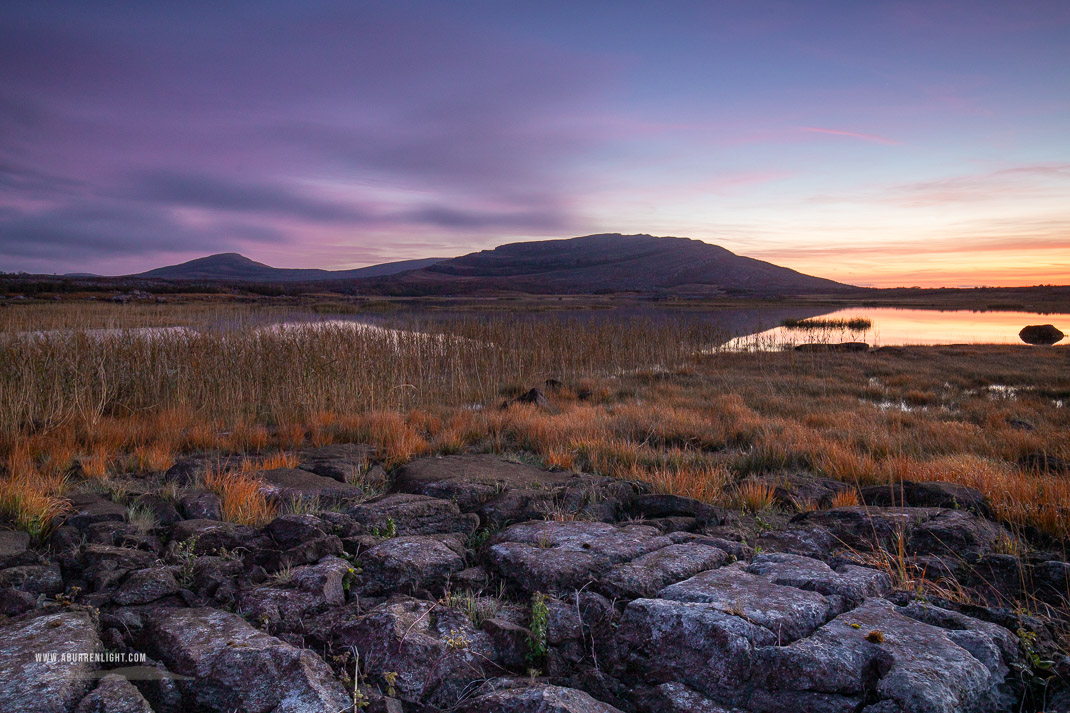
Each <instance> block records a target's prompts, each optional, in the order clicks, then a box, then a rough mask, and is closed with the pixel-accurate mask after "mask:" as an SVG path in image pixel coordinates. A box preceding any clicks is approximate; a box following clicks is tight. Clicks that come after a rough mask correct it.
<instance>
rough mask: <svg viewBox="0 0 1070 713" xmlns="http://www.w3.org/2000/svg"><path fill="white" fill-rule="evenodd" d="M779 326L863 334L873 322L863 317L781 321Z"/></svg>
mask: <svg viewBox="0 0 1070 713" xmlns="http://www.w3.org/2000/svg"><path fill="white" fill-rule="evenodd" d="M780 326H782V327H786V328H787V329H808V330H828V329H842V330H847V331H850V332H864V331H866V330H867V329H870V328H872V327H873V322H872V321H871V320H868V319H866V318H865V317H855V318H853V319H820V318H810V319H785V320H783V321H781V323H780Z"/></svg>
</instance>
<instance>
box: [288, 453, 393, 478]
mask: <svg viewBox="0 0 1070 713" xmlns="http://www.w3.org/2000/svg"><path fill="white" fill-rule="evenodd" d="M374 455H375V449H374V448H372V447H371V446H368V445H364V444H360V443H335V444H332V445H329V446H321V447H319V448H304V449H302V450H301V451H299V452H298V457H299V458H300V459H301V462H300V468H301V469H302V470H307V471H309V472H311V473H315V474H316V475H322V476H324V477H325V478H331V479H333V480H337V481H338V482H340V483H349V482H352V481H353V480H354V479H355V478H358V477H360V475H362V474H363V473H364V471H365V470H367V468H368V464H369V463H370V462H371V459H372V458H373V457H374Z"/></svg>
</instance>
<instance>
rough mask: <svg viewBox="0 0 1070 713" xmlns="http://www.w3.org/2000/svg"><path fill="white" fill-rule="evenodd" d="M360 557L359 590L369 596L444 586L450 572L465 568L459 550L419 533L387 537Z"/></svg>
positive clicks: (434, 588)
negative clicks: (361, 570)
mask: <svg viewBox="0 0 1070 713" xmlns="http://www.w3.org/2000/svg"><path fill="white" fill-rule="evenodd" d="M360 559H361V565H362V569H363V573H362V574H361V585H360V591H361V593H362V594H369V595H377V594H388V593H390V592H409V591H412V590H413V589H427V590H436V589H441V588H442V587H444V586H445V584H446V581H447V580H448V579H449V578H450V576H451V575H453V574H455V573H457V572H460V571H461V570H462V569H464V568H465V562H464V557H463V556H462V555H461V554H460V553H458V552H456V551H455V550H454V549H451V548H450V547H449V546H447V545H446V544H445V543H443V542H442V541H441V540H440V539H436V538H434V537H430V536H420V535H416V536H408V537H395V538H392V539H389V540H386V541H384V542H382V543H380V544H378V545H376V546H375V547H372V548H371V549H370V550H367V551H366V552H364V553H363V554H361V556H360Z"/></svg>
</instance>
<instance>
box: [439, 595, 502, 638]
mask: <svg viewBox="0 0 1070 713" xmlns="http://www.w3.org/2000/svg"><path fill="white" fill-rule="evenodd" d="M443 599H444V600H443V603H444V604H445V605H446V606H448V607H453V608H454V609H460V610H461V611H462V612H464V613H465V614H466V615H467V616H468V620H469V621H470V622H472V626H474V627H476V628H477V629H478V628H480V627H481V626H482V625H483V622H484V621H486V620H487V619H491V618H493V617H494V616H496V615H497V614H498V612H499V611H500V610H501V606H502V605H501V601H500V600H499V598H495V597H485V596H481V594H480V593H479V592H472V591H470V590H469V591H464V592H447V593H446V596H445V597H444V598H443Z"/></svg>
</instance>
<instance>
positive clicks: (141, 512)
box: [126, 503, 159, 535]
mask: <svg viewBox="0 0 1070 713" xmlns="http://www.w3.org/2000/svg"><path fill="white" fill-rule="evenodd" d="M126 521H127V522H129V523H130V524H131V525H133V526H134V529H136V530H137V531H138V533H140V534H142V535H147V534H149V533H150V532H152V531H153V530H155V529H156V526H157V525H158V524H159V523H158V522H157V520H156V514H155V513H154V512H153V511H152V510H149V509H148V508H147V507H145V506H144V505H141V504H138V503H135V504H133V505H131V506H130V507H128V508H127V509H126Z"/></svg>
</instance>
